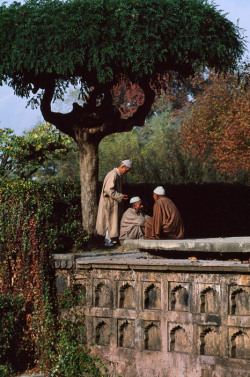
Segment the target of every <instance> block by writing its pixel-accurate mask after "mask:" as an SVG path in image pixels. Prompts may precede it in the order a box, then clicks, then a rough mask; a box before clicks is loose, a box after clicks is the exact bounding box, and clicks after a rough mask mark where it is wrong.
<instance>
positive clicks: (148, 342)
mask: <svg viewBox="0 0 250 377" xmlns="http://www.w3.org/2000/svg"><path fill="white" fill-rule="evenodd" d="M160 335H161V334H160V329H159V326H158V324H155V323H151V324H150V325H148V326H147V327H146V328H145V333H144V348H145V350H153V351H158V350H160V349H161V337H160Z"/></svg>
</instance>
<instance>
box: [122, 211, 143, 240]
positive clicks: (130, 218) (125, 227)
mask: <svg viewBox="0 0 250 377" xmlns="http://www.w3.org/2000/svg"><path fill="white" fill-rule="evenodd" d="M147 217H149V216H147V215H145V214H144V213H141V212H139V213H137V212H136V211H135V210H134V209H132V208H128V209H127V211H126V212H124V214H123V216H122V220H121V228H120V240H126V239H137V238H144V234H145V221H146V218H147Z"/></svg>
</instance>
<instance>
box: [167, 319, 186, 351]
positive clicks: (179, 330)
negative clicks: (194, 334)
mask: <svg viewBox="0 0 250 377" xmlns="http://www.w3.org/2000/svg"><path fill="white" fill-rule="evenodd" d="M190 340H191V339H189V336H188V334H187V332H186V330H185V329H184V328H183V327H182V326H179V325H178V326H174V327H172V329H171V330H170V334H169V341H170V343H169V351H170V352H181V353H190V352H191V345H190Z"/></svg>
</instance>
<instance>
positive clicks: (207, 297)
mask: <svg viewBox="0 0 250 377" xmlns="http://www.w3.org/2000/svg"><path fill="white" fill-rule="evenodd" d="M219 304H220V302H219V297H218V293H217V291H216V290H215V289H213V288H212V287H208V288H206V289H204V290H203V291H202V292H201V294H200V312H201V313H218V312H219Z"/></svg>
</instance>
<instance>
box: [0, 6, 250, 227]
mask: <svg viewBox="0 0 250 377" xmlns="http://www.w3.org/2000/svg"><path fill="white" fill-rule="evenodd" d="M244 48H245V46H244V40H243V39H242V36H241V30H240V29H239V27H238V26H235V25H234V24H233V23H232V22H230V21H229V20H228V19H227V18H226V16H225V14H223V13H222V12H221V11H219V10H217V9H216V6H215V5H214V4H208V2H207V1H206V0H144V1H140V0H138V1H136V0H135V1H134V0H126V1H124V0H65V1H61V0H28V1H26V3H25V4H24V5H21V4H20V3H18V2H14V3H13V4H11V5H10V6H9V7H7V6H6V4H5V3H3V5H2V6H1V7H0V55H1V62H0V82H5V83H8V84H9V85H10V86H12V88H13V89H14V91H15V94H16V95H18V96H21V97H25V96H26V97H28V96H29V95H30V93H31V92H33V93H34V94H35V93H37V96H36V97H35V98H33V99H32V100H31V101H32V103H33V104H39V105H40V106H41V112H42V114H43V117H44V119H45V120H46V121H48V122H50V123H51V124H54V125H55V126H56V127H57V128H58V129H59V130H60V131H62V132H64V133H66V134H67V135H69V136H71V137H73V138H74V140H75V141H76V143H77V145H78V149H79V165H80V180H81V201H82V214H83V227H84V229H85V230H86V231H87V232H88V233H89V234H95V219H96V209H97V175H98V145H99V143H100V141H101V140H102V138H104V137H105V136H107V135H109V134H112V133H115V132H124V131H126V132H127V131H131V130H132V129H133V127H134V126H143V125H144V121H145V118H146V116H147V114H148V113H149V111H150V109H151V106H152V104H153V102H154V97H155V92H154V90H153V87H154V86H156V87H160V86H161V77H162V76H164V75H166V74H169V73H170V72H174V73H175V74H177V75H178V76H179V77H187V76H189V75H192V74H193V73H194V72H195V71H196V70H197V69H200V67H202V66H203V67H208V68H214V69H215V70H216V71H219V72H220V71H223V72H226V71H228V70H233V69H235V68H236V66H237V62H238V59H239V58H240V57H241V56H242V54H243V52H244ZM122 80H125V82H129V83H131V84H132V85H135V84H136V85H138V86H139V87H140V88H141V90H142V91H143V96H144V99H143V104H140V105H139V106H138V107H137V109H136V111H135V112H134V113H133V115H132V116H130V117H128V118H124V117H122V116H121V112H120V111H119V109H118V108H117V105H116V104H114V101H113V97H112V90H113V88H114V87H115V86H116V85H117V84H118V83H120V82H121V81H122ZM79 82H80V84H81V96H82V98H85V102H84V106H83V107H82V106H80V105H78V104H77V103H74V104H73V109H72V111H71V112H68V113H67V114H62V113H58V112H53V111H52V110H51V102H52V101H53V99H56V98H62V97H63V94H64V93H65V91H66V89H67V88H68V86H69V84H72V85H76V84H77V83H79Z"/></svg>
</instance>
